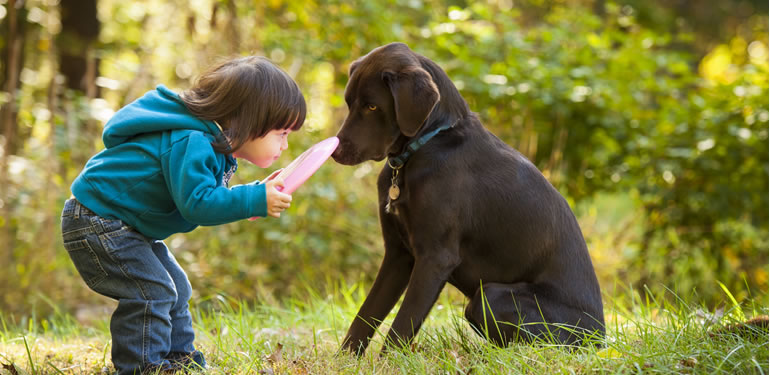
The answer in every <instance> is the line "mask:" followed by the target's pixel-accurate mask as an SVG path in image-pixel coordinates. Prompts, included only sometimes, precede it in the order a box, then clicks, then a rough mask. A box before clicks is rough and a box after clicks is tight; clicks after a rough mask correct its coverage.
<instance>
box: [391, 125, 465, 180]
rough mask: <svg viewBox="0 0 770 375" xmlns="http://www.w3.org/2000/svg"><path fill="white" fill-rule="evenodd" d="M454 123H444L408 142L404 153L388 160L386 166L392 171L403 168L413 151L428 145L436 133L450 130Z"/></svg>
mask: <svg viewBox="0 0 770 375" xmlns="http://www.w3.org/2000/svg"><path fill="white" fill-rule="evenodd" d="M456 123H457V121H455V122H453V123H451V124H449V123H446V124H444V125H441V126H439V127H438V128H436V129H433V130H431V131H430V132H428V133H426V134H424V135H423V136H421V137H420V138H417V139H415V140H412V141H411V142H409V144H408V145H406V149H405V150H404V152H402V153H401V154H400V155H398V156H396V157H392V158H390V159H388V165H389V166H390V168H392V169H399V168H401V167H403V166H404V164H406V161H407V160H409V157H410V156H412V154H413V153H414V152H415V151H417V149H419V148H420V147H422V146H423V145H424V144H426V143H428V141H429V140H430V139H431V138H433V137H434V136H435V135H436V134H438V133H440V132H442V131H444V130H447V129H450V128H452V127H454V126H455V124H456Z"/></svg>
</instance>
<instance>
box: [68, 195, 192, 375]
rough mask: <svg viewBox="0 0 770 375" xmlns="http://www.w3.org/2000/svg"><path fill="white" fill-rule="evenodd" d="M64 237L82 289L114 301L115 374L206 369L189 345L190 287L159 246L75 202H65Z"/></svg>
mask: <svg viewBox="0 0 770 375" xmlns="http://www.w3.org/2000/svg"><path fill="white" fill-rule="evenodd" d="M62 236H63V239H64V248H65V249H66V250H67V253H68V254H69V256H70V258H71V259H72V262H73V263H74V264H75V268H76V269H77V270H78V272H79V273H80V276H81V277H82V278H83V280H84V281H85V283H86V285H88V287H89V288H91V289H92V290H94V291H95V292H97V293H99V294H102V295H105V296H107V297H110V298H113V299H115V300H117V301H118V307H117V309H116V310H115V312H114V313H113V314H112V318H111V320H110V333H111V335H112V362H113V364H114V365H115V368H116V369H117V370H118V374H119V375H124V374H139V373H141V372H142V371H147V370H152V369H174V368H175V367H174V366H179V365H180V364H181V365H182V366H187V365H192V364H193V362H194V363H195V364H196V365H197V366H200V367H205V360H204V359H203V356H202V354H201V353H200V352H197V351H196V350H195V347H194V346H193V340H194V339H195V333H194V332H193V328H192V316H191V315H190V311H189V305H188V301H189V300H190V297H191V295H192V287H191V286H190V281H189V280H188V279H187V275H186V274H185V272H184V270H183V269H182V268H181V267H180V266H179V263H177V261H176V259H175V258H174V256H173V255H172V254H171V252H170V251H169V250H168V248H167V247H166V245H165V244H164V243H163V241H158V240H154V239H151V238H148V237H145V236H144V235H142V234H141V233H139V232H137V231H136V230H135V229H133V228H131V227H129V226H127V225H126V224H124V223H123V222H122V221H121V220H110V219H105V218H102V217H99V216H98V215H96V214H95V213H93V212H92V211H91V210H89V209H88V208H86V207H85V206H83V205H82V204H80V202H78V201H77V200H75V199H69V200H67V202H66V203H65V204H64V210H63V212H62ZM177 368H178V367H177Z"/></svg>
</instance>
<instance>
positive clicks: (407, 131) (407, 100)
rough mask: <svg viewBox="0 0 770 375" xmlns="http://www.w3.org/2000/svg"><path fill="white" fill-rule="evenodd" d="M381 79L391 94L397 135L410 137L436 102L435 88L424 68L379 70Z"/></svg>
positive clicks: (437, 97) (418, 128) (438, 96)
mask: <svg viewBox="0 0 770 375" xmlns="http://www.w3.org/2000/svg"><path fill="white" fill-rule="evenodd" d="M382 79H383V81H385V83H386V84H387V85H388V87H390V93H391V94H393V102H394V103H395V109H396V121H397V122H398V127H399V128H400V129H401V133H403V134H404V135H406V136H407V137H413V136H414V135H415V134H417V131H418V130H420V125H422V123H423V122H425V119H427V118H428V115H430V112H431V111H432V110H433V107H434V106H435V105H436V103H438V101H439V99H440V95H439V92H438V87H436V84H435V83H434V82H433V78H431V76H430V74H428V72H427V71H425V69H422V68H420V67H415V66H411V67H407V68H405V69H404V70H401V71H399V72H394V71H392V70H386V71H383V72H382Z"/></svg>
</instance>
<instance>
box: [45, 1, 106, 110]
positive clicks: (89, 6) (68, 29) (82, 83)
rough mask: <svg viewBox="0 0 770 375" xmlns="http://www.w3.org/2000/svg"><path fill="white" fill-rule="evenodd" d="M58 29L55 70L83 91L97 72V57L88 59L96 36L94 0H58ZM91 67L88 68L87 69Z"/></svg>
mask: <svg viewBox="0 0 770 375" xmlns="http://www.w3.org/2000/svg"><path fill="white" fill-rule="evenodd" d="M59 6H60V9H61V32H60V33H59V35H58V36H57V38H56V44H57V49H58V50H59V53H60V54H59V70H60V71H61V73H62V74H63V75H64V77H65V78H66V85H67V88H70V89H73V90H78V91H81V92H83V93H87V92H89V91H92V95H93V96H92V97H96V96H97V95H98V92H93V90H94V89H95V87H96V86H95V85H93V81H94V80H95V78H96V76H98V69H97V68H98V66H99V64H98V60H97V61H89V60H91V59H92V57H93V54H92V53H90V52H91V51H93V47H94V45H95V44H96V42H97V40H98V38H99V28H100V26H101V24H100V23H99V18H97V14H96V0H62V1H61V4H60V5H59ZM89 70H91V71H89Z"/></svg>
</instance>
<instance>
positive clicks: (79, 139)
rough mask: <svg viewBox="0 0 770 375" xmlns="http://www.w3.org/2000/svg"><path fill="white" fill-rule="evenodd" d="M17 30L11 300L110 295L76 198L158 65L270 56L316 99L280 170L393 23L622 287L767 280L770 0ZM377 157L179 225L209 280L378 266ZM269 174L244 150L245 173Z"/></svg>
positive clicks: (453, 5) (4, 164) (10, 152)
mask: <svg viewBox="0 0 770 375" xmlns="http://www.w3.org/2000/svg"><path fill="white" fill-rule="evenodd" d="M0 29H1V30H2V33H0V55H1V56H2V60H0V90H1V91H0V105H2V109H1V110H0V130H2V138H0V147H2V149H0V154H1V159H0V311H2V312H4V313H6V314H14V315H15V316H17V317H18V316H24V315H29V314H32V313H35V314H45V313H48V312H50V311H52V310H54V309H62V310H64V311H69V312H73V313H78V314H79V312H80V311H87V310H88V309H89V308H90V306H99V305H104V300H103V299H101V297H98V296H96V295H95V293H92V292H90V291H88V290H87V289H86V287H85V286H84V284H83V282H82V281H81V279H80V278H79V277H78V276H77V274H76V271H75V270H74V268H73V267H72V265H71V264H70V261H69V258H68V256H67V254H66V252H65V250H64V248H63V247H62V245H61V236H60V228H59V215H60V212H61V208H62V205H63V202H64V200H65V199H67V198H68V197H69V195H70V192H69V186H70V183H71V181H72V180H73V179H74V177H75V176H76V175H77V173H78V172H79V171H80V169H81V168H82V166H83V165H84V163H85V162H86V160H87V159H88V158H89V157H90V156H91V155H93V154H94V153H96V152H97V151H99V150H100V149H101V148H102V147H103V145H102V143H101V138H100V135H101V130H102V126H103V124H104V122H105V121H106V120H107V119H109V118H110V116H111V115H112V114H113V113H114V112H115V111H116V110H117V109H118V108H120V107H121V106H123V105H125V104H127V103H129V102H131V101H132V100H134V99H136V98H137V97H139V96H140V95H142V94H143V93H144V92H145V91H147V90H149V89H152V88H154V86H155V85H156V84H158V83H163V84H166V85H167V86H169V87H171V88H173V89H176V90H181V89H184V88H187V87H189V85H190V84H191V82H192V81H193V80H194V78H195V77H196V75H197V74H198V73H199V72H201V71H202V70H203V69H204V68H205V67H206V66H208V65H209V64H211V63H213V62H215V61H217V60H218V59H220V58H222V57H229V56H234V55H245V54H260V55H265V56H267V57H269V58H271V59H272V60H273V61H275V62H276V63H277V64H279V65H280V66H281V67H283V68H284V69H285V70H286V71H287V72H289V73H290V74H291V75H292V76H293V77H295V79H296V80H297V82H298V83H299V85H300V87H301V88H302V89H303V91H304V93H305V95H306V99H307V102H308V104H309V117H308V120H307V122H306V124H305V126H304V128H303V129H302V130H301V131H300V132H298V133H294V134H293V135H291V137H290V139H289V141H290V147H289V150H287V151H286V152H285V153H284V156H283V157H282V159H281V160H280V161H279V162H278V163H277V164H276V165H275V168H279V167H280V166H281V165H285V164H286V163H288V162H289V161H290V160H291V159H292V158H293V157H296V156H297V155H298V154H299V153H301V152H302V151H303V150H304V149H305V148H307V147H309V146H310V145H312V144H313V143H315V142H318V141H320V140H322V139H324V138H326V137H329V136H332V135H334V134H335V133H336V131H337V128H338V127H339V124H341V121H342V119H343V118H344V116H345V114H346V113H347V108H346V106H345V103H344V101H343V98H342V95H343V91H344V87H345V83H346V81H347V70H348V66H349V64H350V62H352V61H353V60H354V59H356V58H358V57H360V56H362V55H363V54H365V53H367V52H368V51H370V50H371V49H372V48H375V47H377V46H379V45H382V44H386V43H389V42H393V41H401V42H405V43H407V44H409V46H410V47H411V48H412V49H414V50H415V51H417V52H418V53H421V54H423V55H425V56H427V57H428V58H430V59H432V60H434V61H436V62H437V63H438V64H439V65H441V66H442V67H443V68H444V69H445V70H446V71H447V73H448V74H449V76H450V77H451V78H452V79H453V81H454V82H455V84H456V86H457V87H458V88H459V89H460V91H461V92H462V94H463V96H464V97H465V98H466V100H467V101H468V102H469V104H470V106H471V109H472V110H474V111H476V112H478V113H479V115H480V117H481V119H482V121H483V122H484V124H485V125H486V126H487V127H488V128H489V129H490V130H491V131H493V132H494V133H495V134H497V135H498V136H499V137H500V138H502V139H503V140H504V141H505V142H507V143H508V144H510V145H512V146H514V147H516V148H517V149H518V150H520V151H521V152H522V153H524V154H525V155H526V156H527V157H529V158H530V159H531V160H533V161H534V162H535V164H536V165H537V166H538V167H539V168H540V169H541V170H542V171H543V173H544V174H545V175H546V176H547V177H548V179H549V180H550V181H551V182H552V183H553V184H554V186H556V187H557V188H558V189H559V190H560V191H561V192H562V194H564V196H565V197H567V199H568V200H569V202H570V204H571V205H572V207H573V208H574V209H575V211H576V214H577V216H578V218H579V220H580V224H581V226H582V228H583V231H584V234H585V237H586V240H587V242H588V245H589V249H590V251H591V256H592V258H593V260H594V265H595V267H596V270H597V273H598V275H599V277H600V280H601V283H602V286H603V288H604V292H605V295H606V296H608V297H611V296H613V293H616V292H618V290H619V289H623V288H629V287H630V288H632V290H635V291H643V290H644V288H649V289H650V290H652V291H654V292H664V291H665V290H671V291H674V292H676V293H677V294H678V295H680V296H683V297H686V298H696V299H698V300H700V301H703V302H704V303H706V304H708V305H709V306H717V305H719V304H720V301H723V300H724V299H725V295H724V292H723V290H722V289H721V287H720V286H719V282H721V283H723V284H724V285H725V286H726V287H727V288H729V290H730V291H732V293H733V294H734V295H735V296H736V298H739V299H743V298H761V299H763V300H764V299H766V298H767V288H768V207H769V206H768V117H769V114H768V3H767V1H766V0H723V1H705V0H689V1H688V0H617V1H610V0H553V1H548V0H485V1H478V2H476V1H465V0H382V1H368V0H364V1H359V0H293V1H282V0H261V1H246V0H243V1H237V0H152V1H150V0H146V1H119V0H0ZM380 167H381V164H379V163H373V162H368V163H365V164H362V165H359V166H356V167H343V166H340V165H337V164H335V163H334V162H333V161H329V162H327V164H325V165H324V167H322V168H321V170H320V171H319V172H318V173H317V174H316V175H315V176H313V177H312V179H311V180H310V181H309V183H308V184H306V185H304V186H303V187H302V188H300V189H299V190H298V191H297V192H296V193H295V194H294V202H293V204H292V208H291V209H289V210H288V211H287V212H286V213H285V214H284V215H282V217H281V218H280V219H261V220H259V221H256V222H249V221H243V222H237V223H232V224H228V225H223V226H219V227H206V228H199V229H197V230H195V231H193V232H191V233H188V234H179V235H174V236H172V237H171V238H169V239H168V240H167V243H168V244H169V246H170V247H171V248H172V250H173V251H174V252H175V254H176V256H177V258H178V260H179V262H180V263H181V264H182V266H183V267H184V268H185V269H186V270H187V271H188V274H189V276H190V279H191V281H192V284H193V287H194V290H195V293H196V297H207V296H211V295H216V294H226V295H228V296H233V297H237V298H244V299H251V298H255V297H256V296H257V295H260V296H264V295H268V296H274V297H275V298H277V299H280V298H281V296H283V295H287V294H290V293H292V292H293V291H297V290H302V289H304V288H307V287H308V286H310V287H312V288H313V289H314V290H320V291H324V290H331V289H327V288H333V287H335V286H339V285H348V284H351V283H354V282H358V281H364V282H370V281H372V279H373V278H374V276H375V273H376V270H377V268H378V266H379V263H380V261H381V258H382V241H381V238H380V230H379V224H378V221H377V214H376V202H375V200H376V199H375V184H374V181H375V177H376V174H377V172H378V171H379V168H380ZM269 172H270V171H269V170H260V169H258V168H256V167H253V166H251V165H246V164H243V163H242V164H241V167H240V170H239V173H238V175H237V178H236V179H235V180H234V181H233V183H243V182H248V181H251V180H253V179H261V178H263V177H264V176H266V175H267V174H268V173H269ZM616 286H619V288H616ZM693 292H694V293H695V294H692V293H693ZM765 303H766V302H765Z"/></svg>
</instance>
